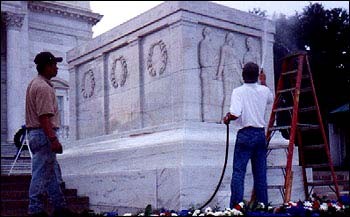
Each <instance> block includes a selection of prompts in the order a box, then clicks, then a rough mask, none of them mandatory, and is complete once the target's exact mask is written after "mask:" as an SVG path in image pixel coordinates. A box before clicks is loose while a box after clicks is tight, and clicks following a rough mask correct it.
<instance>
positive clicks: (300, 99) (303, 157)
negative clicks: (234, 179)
mask: <svg viewBox="0 0 350 217" xmlns="http://www.w3.org/2000/svg"><path fill="white" fill-rule="evenodd" d="M281 114H284V115H285V114H288V115H287V116H289V119H287V120H284V123H283V124H282V125H281V124H277V125H276V124H275V121H276V120H277V119H278V116H279V115H281ZM276 116H277V118H276ZM277 123H278V120H277ZM276 131H281V132H283V133H282V135H285V136H284V137H287V138H288V137H289V145H288V148H287V152H286V154H287V164H286V167H285V168H283V169H282V170H283V172H284V177H285V181H284V186H281V188H280V192H281V193H282V197H283V200H284V202H289V201H290V198H291V190H292V181H293V171H292V159H293V151H294V146H295V145H297V146H298V147H299V163H300V165H301V166H302V174H303V182H304V190H305V199H308V198H309V197H310V194H311V193H312V191H313V189H314V187H315V186H329V187H330V188H331V189H332V190H333V191H334V192H335V194H336V196H337V198H338V199H339V196H340V195H339V188H338V183H337V177H336V175H335V172H334V168H333V162H332V159H331V156H330V152H329V147H328V142H327V137H326V133H325V130H324V126H323V122H322V117H321V113H320V109H319V105H318V102H317V97H316V93H315V87H314V83H313V79H312V74H311V69H310V65H309V61H308V56H307V53H306V52H298V53H296V54H293V55H289V56H287V57H285V58H283V59H282V71H281V74H280V78H279V80H278V85H277V90H276V96H275V99H274V103H273V108H272V113H271V116H270V121H269V124H268V131H267V135H266V138H267V141H268V143H269V142H270V140H271V138H272V137H273V136H274V134H275V132H276ZM272 150H273V149H272ZM306 168H313V169H319V168H328V170H329V171H330V172H331V177H332V180H331V181H323V182H310V181H308V177H307V173H306ZM328 170H327V171H328Z"/></svg>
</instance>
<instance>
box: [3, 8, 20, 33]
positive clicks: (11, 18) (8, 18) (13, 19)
mask: <svg viewBox="0 0 350 217" xmlns="http://www.w3.org/2000/svg"><path fill="white" fill-rule="evenodd" d="M24 16H25V14H22V13H14V12H10V11H4V12H2V13H1V20H2V22H3V23H4V24H5V25H6V27H7V28H12V29H17V30H20V29H21V27H22V25H23V20H24Z"/></svg>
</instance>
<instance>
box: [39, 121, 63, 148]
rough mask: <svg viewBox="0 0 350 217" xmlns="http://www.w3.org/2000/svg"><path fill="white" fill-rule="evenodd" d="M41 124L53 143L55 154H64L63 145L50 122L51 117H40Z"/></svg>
mask: <svg viewBox="0 0 350 217" xmlns="http://www.w3.org/2000/svg"><path fill="white" fill-rule="evenodd" d="M39 122H40V125H41V127H42V128H43V130H44V133H45V134H46V136H47V137H48V139H49V141H50V143H51V150H52V151H53V152H55V153H58V154H62V152H63V150H62V145H61V143H60V142H59V141H58V138H57V136H56V133H55V131H54V130H53V126H52V124H51V122H50V115H41V116H39Z"/></svg>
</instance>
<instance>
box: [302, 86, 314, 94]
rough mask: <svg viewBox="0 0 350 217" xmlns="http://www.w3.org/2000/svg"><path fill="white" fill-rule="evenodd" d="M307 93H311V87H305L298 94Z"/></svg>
mask: <svg viewBox="0 0 350 217" xmlns="http://www.w3.org/2000/svg"><path fill="white" fill-rule="evenodd" d="M309 91H312V88H311V87H305V88H303V89H300V93H305V92H309Z"/></svg>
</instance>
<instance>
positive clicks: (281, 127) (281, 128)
mask: <svg viewBox="0 0 350 217" xmlns="http://www.w3.org/2000/svg"><path fill="white" fill-rule="evenodd" d="M290 127H291V126H273V127H270V128H269V131H275V130H286V129H290Z"/></svg>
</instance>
